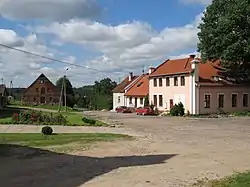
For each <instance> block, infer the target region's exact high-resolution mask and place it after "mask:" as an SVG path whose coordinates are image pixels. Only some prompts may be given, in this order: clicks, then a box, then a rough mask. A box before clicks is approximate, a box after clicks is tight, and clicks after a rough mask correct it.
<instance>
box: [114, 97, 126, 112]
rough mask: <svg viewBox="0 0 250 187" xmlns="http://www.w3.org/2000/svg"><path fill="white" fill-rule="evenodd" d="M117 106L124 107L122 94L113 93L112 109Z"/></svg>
mask: <svg viewBox="0 0 250 187" xmlns="http://www.w3.org/2000/svg"><path fill="white" fill-rule="evenodd" d="M118 106H126V102H125V96H124V93H113V109H114V110H115V109H116V108H117V107H118Z"/></svg>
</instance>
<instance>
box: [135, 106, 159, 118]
mask: <svg viewBox="0 0 250 187" xmlns="http://www.w3.org/2000/svg"><path fill="white" fill-rule="evenodd" d="M135 113H136V114H137V115H143V116H144V115H155V112H154V110H153V109H152V108H151V107H139V108H137V109H136V110H135Z"/></svg>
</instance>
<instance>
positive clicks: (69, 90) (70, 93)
mask: <svg viewBox="0 0 250 187" xmlns="http://www.w3.org/2000/svg"><path fill="white" fill-rule="evenodd" d="M63 79H64V77H61V78H59V79H58V80H57V81H56V86H57V87H58V88H59V89H60V90H61V89H62V84H63ZM65 83H66V95H67V97H66V99H67V106H69V107H74V105H75V104H76V100H75V94H74V90H73V87H72V84H71V82H70V80H69V79H68V78H65ZM63 93H64V88H63ZM63 104H64V99H63Z"/></svg>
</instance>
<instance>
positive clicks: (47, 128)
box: [42, 126, 53, 135]
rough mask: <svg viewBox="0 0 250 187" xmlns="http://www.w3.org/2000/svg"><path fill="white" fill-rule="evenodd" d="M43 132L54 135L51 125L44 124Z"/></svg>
mask: <svg viewBox="0 0 250 187" xmlns="http://www.w3.org/2000/svg"><path fill="white" fill-rule="evenodd" d="M42 133H43V134H44V135H52V133H53V129H52V128H51V127H50V126H44V127H43V128H42Z"/></svg>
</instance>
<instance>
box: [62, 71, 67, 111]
mask: <svg viewBox="0 0 250 187" xmlns="http://www.w3.org/2000/svg"><path fill="white" fill-rule="evenodd" d="M63 79H64V81H63V84H64V104H65V112H66V113H67V91H66V75H64V78H63Z"/></svg>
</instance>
